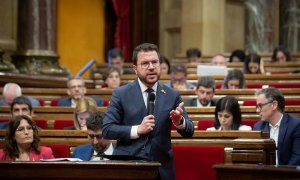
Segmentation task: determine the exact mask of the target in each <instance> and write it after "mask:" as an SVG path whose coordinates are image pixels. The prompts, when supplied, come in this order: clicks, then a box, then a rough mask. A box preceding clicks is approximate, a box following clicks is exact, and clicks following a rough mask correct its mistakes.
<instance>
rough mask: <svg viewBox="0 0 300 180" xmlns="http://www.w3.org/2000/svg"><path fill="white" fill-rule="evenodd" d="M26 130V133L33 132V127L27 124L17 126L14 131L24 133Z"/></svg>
mask: <svg viewBox="0 0 300 180" xmlns="http://www.w3.org/2000/svg"><path fill="white" fill-rule="evenodd" d="M26 130H27V132H28V133H31V132H33V128H32V127H31V126H28V127H19V128H17V129H16V133H17V134H24V133H25V132H26Z"/></svg>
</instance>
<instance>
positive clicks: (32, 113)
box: [30, 110, 34, 118]
mask: <svg viewBox="0 0 300 180" xmlns="http://www.w3.org/2000/svg"><path fill="white" fill-rule="evenodd" d="M33 116H34V110H31V112H30V117H31V118H32V117H33Z"/></svg>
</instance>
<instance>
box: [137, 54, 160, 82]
mask: <svg viewBox="0 0 300 180" xmlns="http://www.w3.org/2000/svg"><path fill="white" fill-rule="evenodd" d="M133 69H134V72H135V74H136V75H137V76H138V77H139V79H140V80H141V81H142V82H143V83H144V84H145V85H146V86H148V87H152V86H153V85H154V84H155V83H156V82H157V81H158V79H159V77H160V64H159V58H158V55H157V53H156V51H148V52H143V51H142V52H139V53H138V55H137V65H133Z"/></svg>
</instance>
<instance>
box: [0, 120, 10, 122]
mask: <svg viewBox="0 0 300 180" xmlns="http://www.w3.org/2000/svg"><path fill="white" fill-rule="evenodd" d="M8 121H9V120H8V119H0V122H8Z"/></svg>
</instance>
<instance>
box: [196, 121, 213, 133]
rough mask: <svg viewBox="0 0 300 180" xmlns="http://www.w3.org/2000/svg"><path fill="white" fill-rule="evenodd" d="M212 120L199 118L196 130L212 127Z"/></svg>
mask: <svg viewBox="0 0 300 180" xmlns="http://www.w3.org/2000/svg"><path fill="white" fill-rule="evenodd" d="M213 126H214V121H213V120H199V121H198V128H197V129H198V130H204V131H205V130H206V129H207V128H210V127H213Z"/></svg>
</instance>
